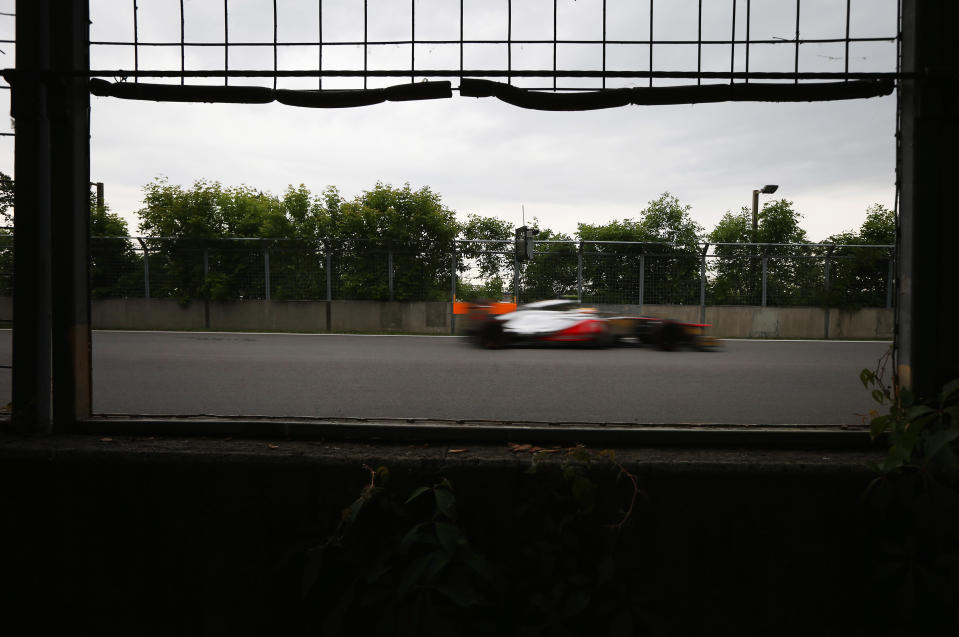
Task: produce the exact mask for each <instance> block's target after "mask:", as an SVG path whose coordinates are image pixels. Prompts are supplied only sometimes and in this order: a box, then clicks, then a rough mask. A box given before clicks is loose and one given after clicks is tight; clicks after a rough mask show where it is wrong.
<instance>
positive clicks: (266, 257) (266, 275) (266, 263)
mask: <svg viewBox="0 0 959 637" xmlns="http://www.w3.org/2000/svg"><path fill="white" fill-rule="evenodd" d="M263 283H264V284H265V285H266V294H265V298H266V300H267V301H269V300H270V249H269V248H265V249H264V250H263Z"/></svg>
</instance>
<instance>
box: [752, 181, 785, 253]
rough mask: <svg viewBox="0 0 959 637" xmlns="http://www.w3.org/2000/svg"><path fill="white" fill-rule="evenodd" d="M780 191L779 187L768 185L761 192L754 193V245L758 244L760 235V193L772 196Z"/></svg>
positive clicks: (755, 191)
mask: <svg viewBox="0 0 959 637" xmlns="http://www.w3.org/2000/svg"><path fill="white" fill-rule="evenodd" d="M778 189H779V186H777V185H775V184H768V185H766V186H763V187H762V188H760V189H759V190H754V191H753V243H756V239H757V237H758V235H759V193H763V194H764V195H771V194H773V193H774V192H776V190H778Z"/></svg>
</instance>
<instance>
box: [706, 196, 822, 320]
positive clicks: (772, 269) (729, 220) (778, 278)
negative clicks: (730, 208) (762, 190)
mask: <svg viewBox="0 0 959 637" xmlns="http://www.w3.org/2000/svg"><path fill="white" fill-rule="evenodd" d="M801 221H802V214H800V213H799V212H798V211H796V210H794V209H793V204H792V202H791V201H788V200H786V199H780V200H777V201H769V202H766V203H765V204H763V208H762V210H760V211H758V213H757V230H756V233H755V235H754V234H753V230H752V210H751V209H749V208H745V207H744V208H742V209H741V210H740V211H739V212H738V213H736V214H734V213H731V212H727V213H726V214H725V215H723V217H722V219H720V220H719V223H717V224H716V227H715V228H714V229H713V231H712V232H711V233H710V234H709V241H710V242H711V243H715V244H722V243H732V244H735V243H750V242H754V243H765V244H785V243H808V241H809V238H808V236H807V235H806V231H805V230H803V228H802V227H801V226H800V223H801ZM713 254H715V255H716V256H717V257H720V258H717V259H713V260H712V270H713V276H712V278H711V280H710V282H709V290H708V294H709V297H710V299H711V300H712V301H713V302H714V303H716V304H719V305H728V304H747V305H758V304H759V302H760V301H761V298H762V276H763V275H762V263H763V261H762V260H763V258H764V257H765V258H766V303H767V305H815V304H817V303H818V302H819V299H818V298H817V296H816V293H817V291H818V290H821V289H822V287H823V270H822V263H823V261H822V260H821V259H810V258H807V257H810V256H821V255H820V254H819V253H818V252H816V251H815V249H814V248H808V247H801V246H788V247H787V246H763V247H760V248H757V247H755V246H746V245H743V246H737V245H716V246H715V247H714V249H713Z"/></svg>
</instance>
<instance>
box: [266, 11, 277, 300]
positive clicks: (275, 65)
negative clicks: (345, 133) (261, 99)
mask: <svg viewBox="0 0 959 637" xmlns="http://www.w3.org/2000/svg"><path fill="white" fill-rule="evenodd" d="M276 32H277V28H276V0H273V90H274V91H275V90H276V72H277V69H278V64H277V58H278V49H279V47H278V46H277V39H276V35H277V33H276ZM268 298H269V297H268Z"/></svg>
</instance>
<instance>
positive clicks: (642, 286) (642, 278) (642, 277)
mask: <svg viewBox="0 0 959 637" xmlns="http://www.w3.org/2000/svg"><path fill="white" fill-rule="evenodd" d="M645 293H646V255H645V254H641V255H639V311H640V312H642V311H643V296H644V295H645Z"/></svg>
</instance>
